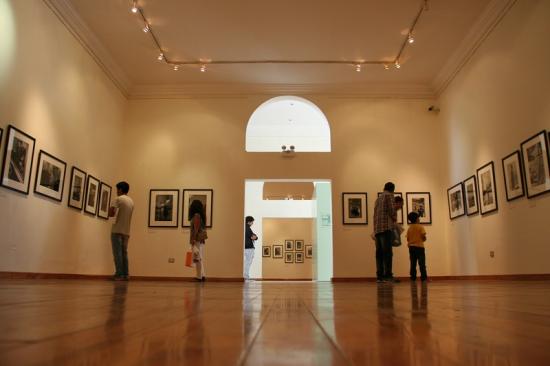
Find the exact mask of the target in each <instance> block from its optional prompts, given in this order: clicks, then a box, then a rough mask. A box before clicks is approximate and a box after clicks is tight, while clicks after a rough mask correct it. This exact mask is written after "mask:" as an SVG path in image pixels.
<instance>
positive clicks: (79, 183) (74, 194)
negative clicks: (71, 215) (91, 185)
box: [67, 166, 86, 210]
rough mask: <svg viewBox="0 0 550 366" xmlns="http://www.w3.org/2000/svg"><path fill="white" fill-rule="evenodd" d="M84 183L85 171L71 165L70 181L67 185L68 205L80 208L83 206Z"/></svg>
mask: <svg viewBox="0 0 550 366" xmlns="http://www.w3.org/2000/svg"><path fill="white" fill-rule="evenodd" d="M85 183H86V173H85V172H84V171H82V170H80V169H78V168H77V167H75V166H73V168H72V170H71V182H70V186H69V200H68V203H67V204H68V205H69V207H72V208H76V209H77V210H82V208H83V207H84V191H85V187H84V184H85Z"/></svg>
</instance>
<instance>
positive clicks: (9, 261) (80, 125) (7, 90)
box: [0, 0, 126, 274]
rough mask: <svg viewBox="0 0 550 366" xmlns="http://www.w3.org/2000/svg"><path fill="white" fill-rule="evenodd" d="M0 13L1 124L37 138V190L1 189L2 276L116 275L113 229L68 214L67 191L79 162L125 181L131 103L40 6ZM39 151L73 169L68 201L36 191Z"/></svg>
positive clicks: (3, 6)
mask: <svg viewBox="0 0 550 366" xmlns="http://www.w3.org/2000/svg"><path fill="white" fill-rule="evenodd" d="M0 13H1V15H0V16H1V18H2V19H1V20H2V21H0V127H2V128H3V129H4V135H5V133H6V132H7V131H6V129H7V125H8V124H13V125H15V126H16V127H18V128H19V129H21V130H23V131H25V132H26V133H28V134H30V135H31V136H33V137H34V138H36V146H35V153H34V164H33V168H32V178H31V187H30V194H29V195H28V196H27V195H23V194H20V193H17V192H14V191H10V190H7V189H5V188H0V253H2V254H1V255H0V271H20V272H53V273H87V274H110V273H112V272H113V269H112V267H113V266H112V259H111V248H110V241H109V230H110V225H109V223H108V222H107V221H104V220H101V219H98V218H94V217H90V216H87V215H84V214H82V213H80V212H77V211H75V210H73V209H69V208H68V207H67V197H68V188H67V187H68V185H69V180H70V176H69V174H70V169H71V167H72V166H73V165H77V166H78V167H79V168H81V169H83V170H85V171H86V172H88V173H91V174H93V175H94V176H96V177H97V178H99V179H102V180H105V181H106V182H107V183H108V184H110V185H113V183H116V180H117V179H119V178H121V176H120V169H121V167H120V164H119V163H121V162H122V159H121V157H120V156H119V153H120V151H122V150H121V144H122V143H123V129H122V127H123V118H124V115H123V113H124V109H125V105H126V104H125V103H126V102H125V99H124V98H123V96H122V95H121V94H120V93H119V91H118V90H117V89H116V88H115V87H114V85H113V83H112V82H111V81H110V80H109V79H108V78H107V77H106V76H105V73H104V72H103V71H102V70H101V69H100V68H99V66H98V65H97V64H96V63H95V62H94V61H93V60H92V58H91V57H90V56H89V55H88V53H87V52H86V51H84V49H83V48H82V46H81V45H80V44H79V43H78V42H77V41H76V40H75V38H74V37H73V36H72V35H71V34H70V33H69V32H68V31H67V29H66V28H65V27H64V25H63V24H62V23H61V22H60V21H59V20H58V19H57V18H56V16H55V15H54V14H53V13H52V11H51V10H50V9H49V8H47V7H46V5H45V4H44V3H43V2H42V1H5V0H2V1H0ZM3 140H4V141H2V154H3V152H4V144H5V136H4V138H3ZM40 149H43V150H45V151H46V152H48V153H50V154H52V155H54V156H56V157H57V158H59V159H61V160H63V161H65V162H66V163H67V174H66V177H65V189H64V193H63V202H61V203H58V202H56V201H53V200H50V199H47V198H44V197H41V196H37V195H35V194H34V193H33V187H34V175H35V173H36V162H37V158H38V153H39V151H40Z"/></svg>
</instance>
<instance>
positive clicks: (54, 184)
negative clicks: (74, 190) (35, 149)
mask: <svg viewBox="0 0 550 366" xmlns="http://www.w3.org/2000/svg"><path fill="white" fill-rule="evenodd" d="M65 170H67V164H65V162H64V161H61V160H59V159H58V158H56V157H55V156H53V155H50V154H48V153H47V152H45V151H43V150H40V153H39V154H38V164H37V165H36V176H35V178H34V192H35V193H37V194H40V195H42V196H45V197H48V198H51V199H54V200H56V201H60V202H61V200H62V199H63V185H64V182H65Z"/></svg>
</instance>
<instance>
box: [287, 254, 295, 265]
mask: <svg viewBox="0 0 550 366" xmlns="http://www.w3.org/2000/svg"><path fill="white" fill-rule="evenodd" d="M285 263H294V252H286V253H285Z"/></svg>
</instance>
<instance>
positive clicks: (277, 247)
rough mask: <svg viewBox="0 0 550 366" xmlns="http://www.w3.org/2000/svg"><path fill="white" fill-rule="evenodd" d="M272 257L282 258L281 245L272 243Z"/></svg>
mask: <svg viewBox="0 0 550 366" xmlns="http://www.w3.org/2000/svg"><path fill="white" fill-rule="evenodd" d="M273 258H283V246H282V245H274V246H273Z"/></svg>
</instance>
